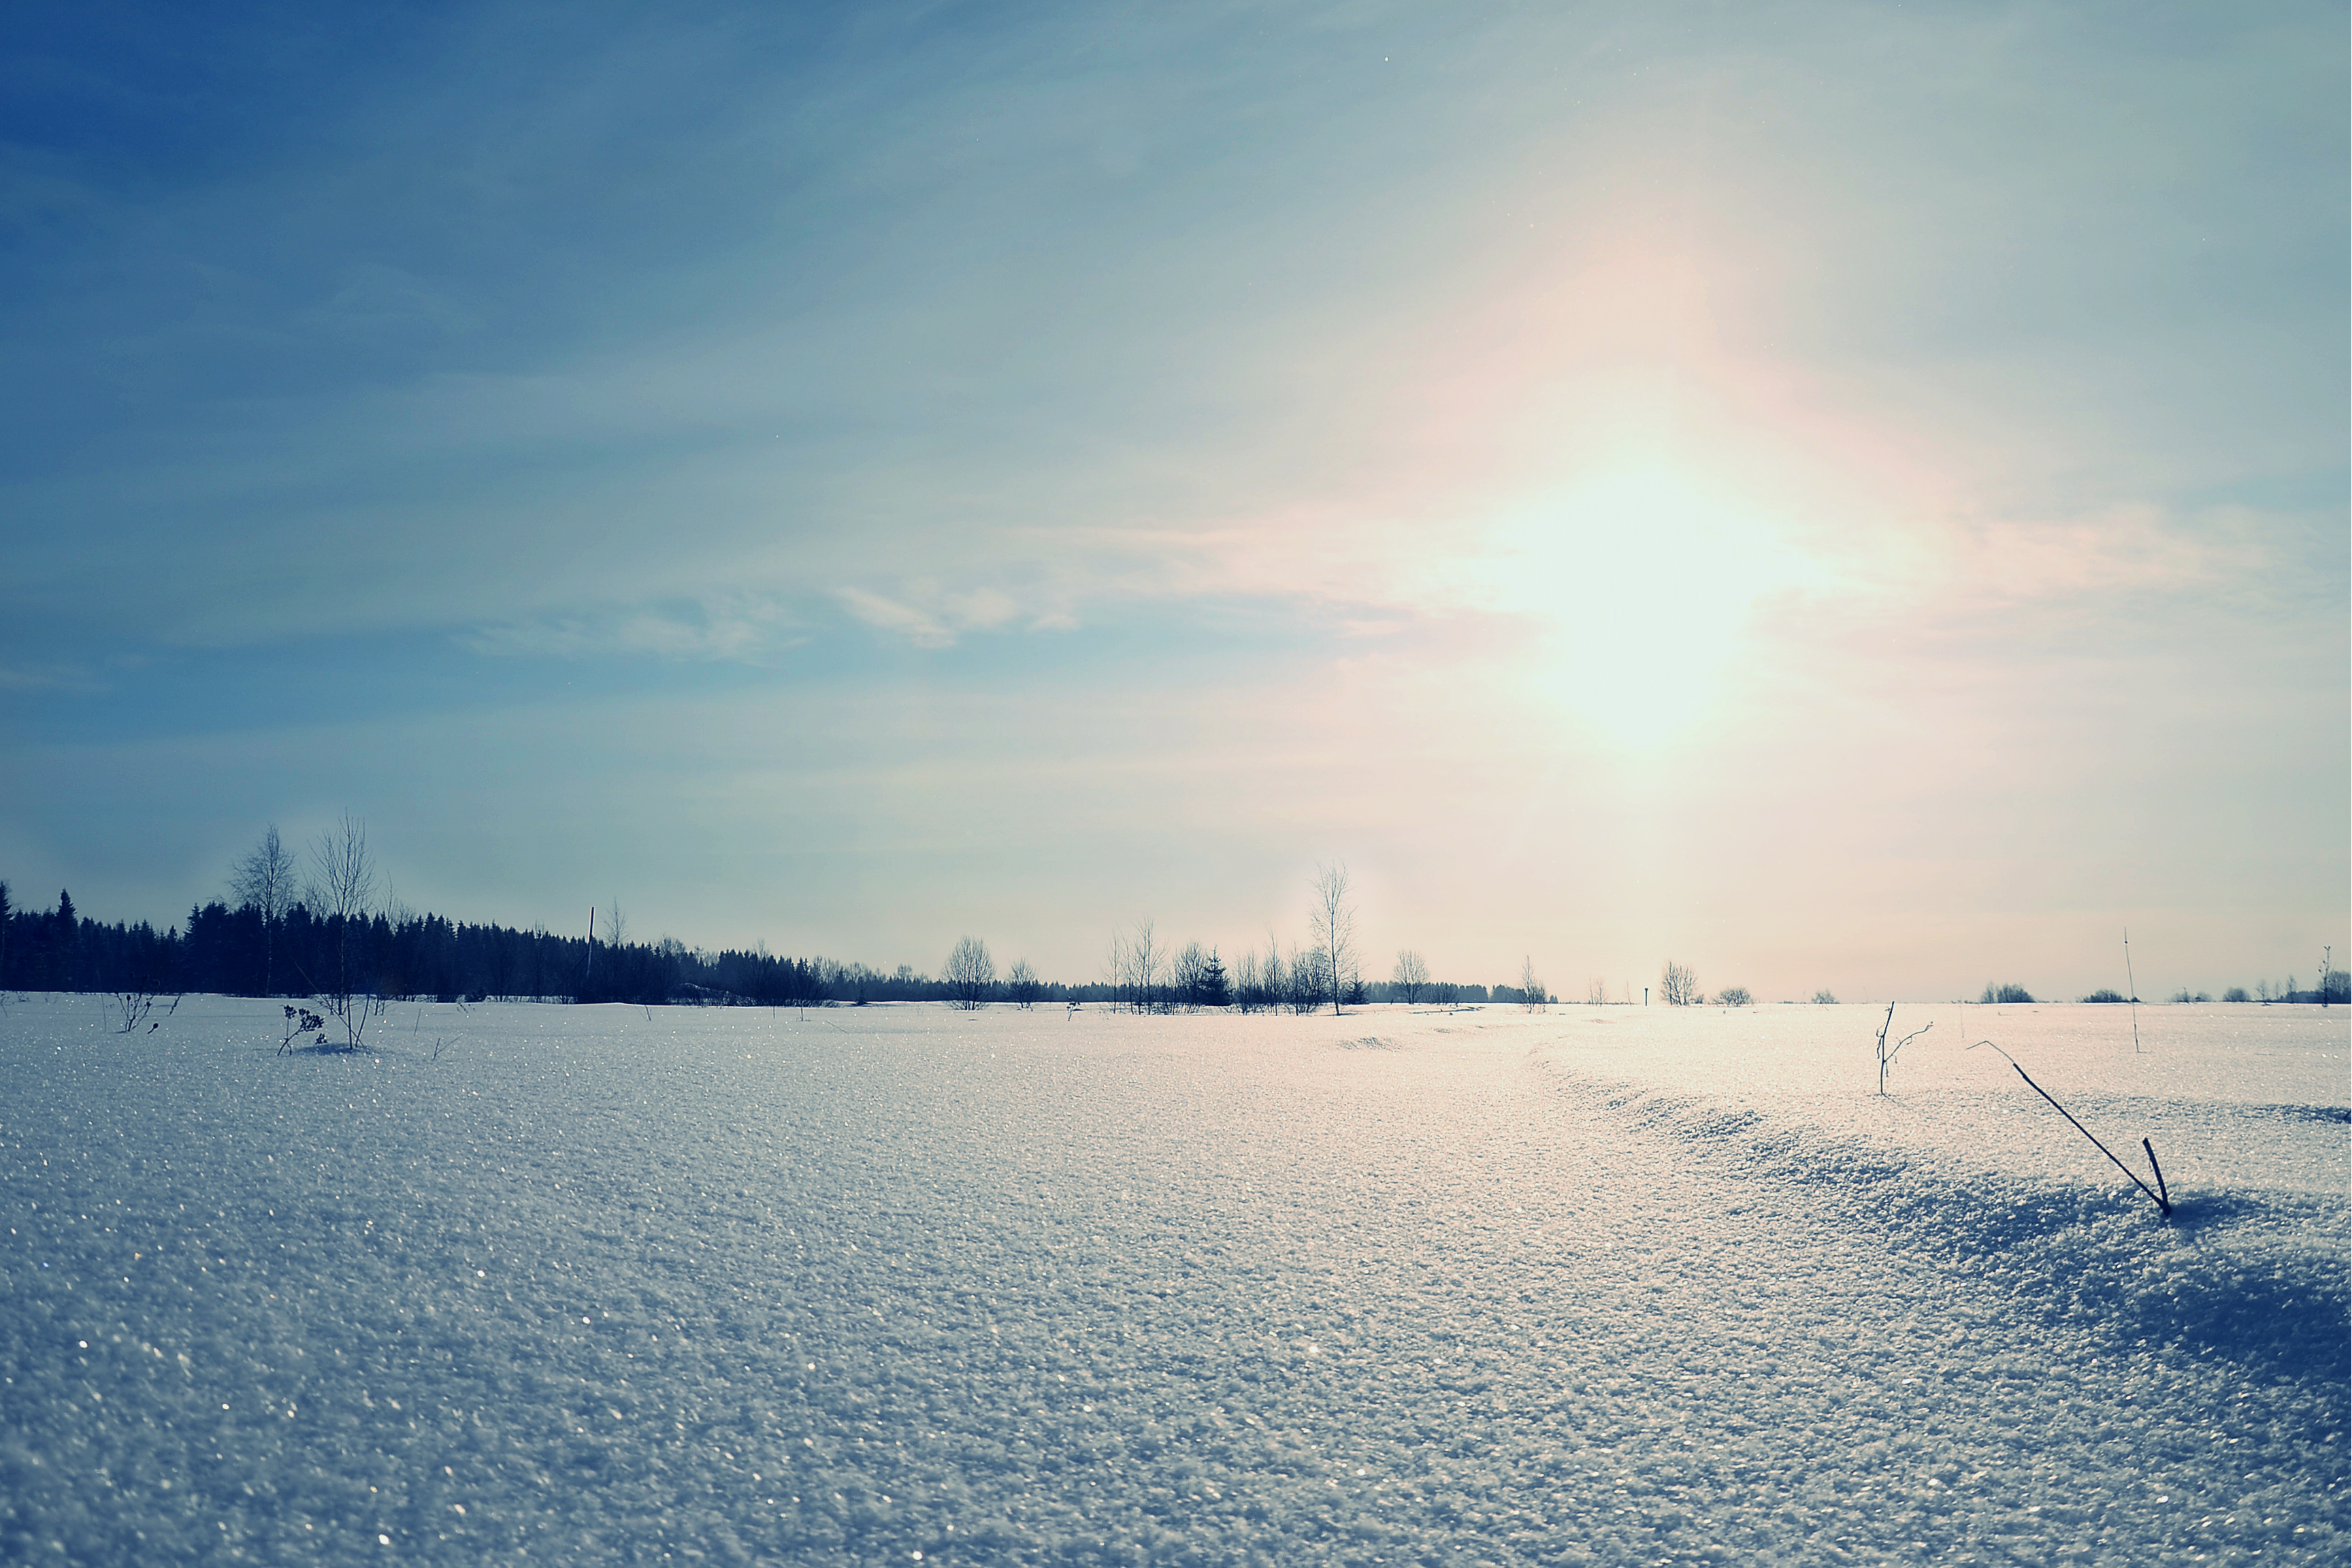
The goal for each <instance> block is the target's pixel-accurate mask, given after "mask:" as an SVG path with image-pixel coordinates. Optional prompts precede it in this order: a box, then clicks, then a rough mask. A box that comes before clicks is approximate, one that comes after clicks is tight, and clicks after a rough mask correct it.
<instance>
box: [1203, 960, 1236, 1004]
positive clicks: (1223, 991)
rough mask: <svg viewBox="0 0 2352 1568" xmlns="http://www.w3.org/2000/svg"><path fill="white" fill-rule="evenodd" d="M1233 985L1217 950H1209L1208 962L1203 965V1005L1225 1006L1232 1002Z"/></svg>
mask: <svg viewBox="0 0 2352 1568" xmlns="http://www.w3.org/2000/svg"><path fill="white" fill-rule="evenodd" d="M1233 999H1234V995H1233V987H1232V985H1231V983H1230V982H1228V981H1227V980H1226V978H1225V966H1224V964H1223V962H1222V961H1220V960H1219V959H1218V957H1217V950H1216V949H1215V948H1211V949H1210V950H1209V961H1208V963H1204V964H1202V966H1201V1004H1200V1005H1202V1006H1203V1007H1223V1006H1226V1005H1229V1004H1231V1003H1232V1001H1233Z"/></svg>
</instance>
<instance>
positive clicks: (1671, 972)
mask: <svg viewBox="0 0 2352 1568" xmlns="http://www.w3.org/2000/svg"><path fill="white" fill-rule="evenodd" d="M1658 996H1659V999H1660V1000H1661V1001H1663V1002H1664V1003H1665V1005H1667V1006H1669V1007H1689V1006H1693V1005H1696V1003H1697V1001H1698V976H1697V975H1696V974H1694V973H1691V971H1690V968H1689V967H1688V966H1687V965H1685V964H1680V963H1675V961H1674V960H1673V959H1671V958H1670V959H1668V960H1666V966H1665V967H1664V969H1662V970H1660V971H1659V972H1658Z"/></svg>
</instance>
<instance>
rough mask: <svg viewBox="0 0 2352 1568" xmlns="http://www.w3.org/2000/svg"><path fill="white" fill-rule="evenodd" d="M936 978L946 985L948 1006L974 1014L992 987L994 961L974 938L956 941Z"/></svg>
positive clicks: (980, 942)
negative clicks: (938, 976) (953, 948)
mask: <svg viewBox="0 0 2352 1568" xmlns="http://www.w3.org/2000/svg"><path fill="white" fill-rule="evenodd" d="M940 979H941V980H943V981H945V982H946V983H947V987H948V1002H949V1005H951V1006H956V1007H961V1008H962V1009H963V1010H964V1011H965V1012H967V1013H974V1012H978V1011H979V1010H980V1008H981V1006H982V1004H984V1003H986V1002H987V1000H988V988H989V987H990V986H991V985H993V984H996V961H995V960H994V959H992V958H991V957H990V956H989V955H988V943H986V942H982V941H981V940H980V938H978V937H976V936H968V937H964V938H962V939H961V940H960V941H958V942H957V943H956V944H955V951H954V952H950V953H949V954H948V962H947V967H946V968H944V969H942V970H940Z"/></svg>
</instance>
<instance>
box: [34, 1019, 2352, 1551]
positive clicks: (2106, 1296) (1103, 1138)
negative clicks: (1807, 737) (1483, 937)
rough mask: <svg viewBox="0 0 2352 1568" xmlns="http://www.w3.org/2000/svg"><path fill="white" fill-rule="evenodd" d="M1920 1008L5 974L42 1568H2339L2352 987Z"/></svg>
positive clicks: (2350, 1328) (2343, 1525)
mask: <svg viewBox="0 0 2352 1568" xmlns="http://www.w3.org/2000/svg"><path fill="white" fill-rule="evenodd" d="M1882 1011H1883V1009H1874V1008H1868V1007H1862V1006H1853V1007H1818V1008H1817V1007H1765V1008H1754V1009H1748V1010H1744V1011H1740V1012H1733V1013H1726V1012H1717V1011H1713V1010H1692V1011H1681V1010H1677V1011H1673V1012H1669V1011H1667V1010H1665V1009H1650V1010H1648V1011H1646V1012H1645V1011H1643V1010H1642V1009H1638V1008H1607V1009H1585V1008H1562V1009H1557V1010H1554V1011H1553V1012H1551V1013H1549V1014H1546V1015H1540V1016H1532V1017H1530V1016H1527V1015H1524V1014H1521V1013H1518V1012H1516V1011H1511V1012H1506V1011H1502V1010H1499V1009H1486V1010H1482V1011H1474V1012H1465V1013H1462V1014H1459V1015H1454V1016H1447V1015H1444V1014H1434V1013H1428V1012H1414V1013H1407V1012H1405V1011H1403V1010H1401V1009H1373V1010H1371V1011H1370V1012H1367V1013H1363V1014H1359V1015H1354V1016H1349V1017H1345V1018H1338V1019H1334V1018H1329V1017H1319V1018H1311V1019H1302V1018H1293V1017H1259V1018H1234V1019H1224V1018H1211V1017H1177V1018H1165V1019H1144V1018H1136V1017H1130V1016H1110V1015H1105V1014H1098V1013H1096V1012H1093V1011H1089V1012H1087V1014H1085V1015H1083V1016H1080V1017H1077V1018H1075V1019H1071V1018H1066V1017H1064V1016H1061V1015H1060V1014H1059V1013H1058V1012H1055V1013H1039V1014H1035V1015H1023V1014H1018V1013H1014V1012H1012V1011H1009V1010H991V1011H989V1012H986V1013H982V1014H981V1015H978V1016H968V1015H959V1014H954V1013H950V1012H948V1011H946V1010H944V1009H940V1008H937V1007H887V1008H867V1009H825V1010H821V1011H816V1012H812V1013H809V1014H808V1015H807V1016H805V1017H804V1018H803V1017H801V1016H796V1015H794V1014H792V1013H782V1014H777V1015H771V1014H769V1013H766V1012H751V1011H742V1012H724V1011H686V1010H671V1011H661V1010H656V1012H655V1013H654V1014H653V1015H652V1016H650V1017H649V1016H647V1015H646V1013H644V1012H643V1011H640V1010H637V1009H632V1008H622V1007H554V1006H546V1007H541V1006H528V1005H493V1006H482V1007H476V1008H473V1009H471V1010H470V1012H461V1011H460V1010H459V1009H457V1008H455V1007H435V1006H425V1007H421V1008H419V1007H415V1006H413V1005H404V1006H402V1007H400V1008H397V1009H396V1010H395V1011H394V1014H393V1016H390V1017H388V1018H386V1019H384V1020H383V1021H382V1022H381V1023H380V1024H379V1026H378V1028H377V1032H376V1033H375V1035H374V1036H373V1040H374V1042H375V1043H376V1044H377V1045H378V1047H380V1049H379V1053H378V1054H376V1055H374V1056H373V1057H366V1058H326V1057H300V1058H292V1059H288V1058H279V1057H278V1056H276V1055H274V1054H273V1052H274V1049H275V1047H276V1046H277V1044H278V1037H279V1034H280V1032H281V1031H279V1030H278V1028H276V1027H275V1025H276V1023H277V1022H278V1010H277V1008H276V1007H275V1006H271V1005H264V1004H260V1003H255V1002H249V1001H239V1000H235V999H227V998H215V997H199V998H192V999H190V1000H189V1001H188V1002H187V1003H185V1004H184V1005H182V1007H181V1008H180V1009H179V1011H178V1013H177V1014H176V1015H174V1016H172V1017H171V1018H170V1019H168V1020H167V1021H166V1022H165V1023H164V1025H163V1028H162V1029H160V1030H158V1031H156V1032H154V1033H152V1034H147V1035H142V1036H140V1037H123V1036H121V1035H118V1034H113V1033H110V1032H109V1023H108V1020H107V1018H106V1017H105V1016H104V1014H103V1011H102V1008H101V1005H100V1002H99V1000H98V999H96V998H90V997H61V998H40V997H36V998H31V999H22V1000H16V1001H13V1002H11V1003H10V1004H9V1005H7V1006H6V1008H5V1014H0V1223H5V1231H6V1234H5V1237H0V1377H5V1383H0V1561H5V1562H6V1563H50V1562H85V1563H100V1562H131V1561H138V1562H174V1561H193V1560H200V1559H201V1560H213V1559H218V1560H222V1561H264V1562H289V1563H291V1562H320V1561H324V1562H335V1561H346V1560H352V1561H384V1562H391V1561H395V1560H415V1559H425V1560H432V1561H441V1562H448V1563H470V1562H477V1561H494V1560H495V1561H510V1560H519V1559H522V1558H525V1557H528V1558H530V1559H532V1560H538V1561H563V1562H607V1561H610V1562H646V1561H651V1562H659V1561H663V1560H665V1559H670V1560H677V1561H684V1560H688V1559H705V1560H717V1561H744V1562H751V1561H782V1562H799V1563H913V1562H917V1561H920V1562H923V1563H1147V1562H1150V1563H1160V1562H1167V1563H1465V1564H1468V1563H1496V1564H1504V1563H1668V1562H1677V1563H1679V1562H1740V1563H1748V1562H1763V1563H1772V1562H1784V1563H1847V1562H1865V1563H1881V1562H1918V1563H1944V1562H2020V1563H2069V1562H2080V1563H2117V1564H2125V1563H2129V1564H2136V1565H2137V1564H2146V1563H2168V1562H2182V1563H2188V1562H2209V1563H2221V1562H2238V1561H2245V1562H2282V1563H2341V1562H2342V1561H2343V1560H2344V1556H2345V1552H2346V1549H2347V1526H2352V1521H2347V1512H2346V1508H2347V1505H2346V1485H2345V1482H2346V1467H2347V1446H2346V1444H2347V1438H2346V1433H2347V1415H2352V1411H2347V1366H2346V1363H2347V1349H2346V1347H2347V1338H2348V1337H2352V1316H2347V1289H2346V1244H2347V1205H2346V1192H2347V1181H2348V1180H2352V1163H2347V1112H2346V1107H2347V1101H2352V1094H2347V1082H2346V1071H2347V1066H2346V1064H2347V1037H2346V1025H2347V1023H2348V1022H2352V1019H2347V1015H2346V1014H2345V1013H2343V1012H2333V1013H2330V1014H2326V1015H2323V1014H2321V1013H2319V1012H2317V1011H2316V1010H2315V1009H2312V1008H2308V1007H2301V1008H2293V1009H2289V1008H2270V1009H2263V1008H2259V1007H2221V1006H2216V1007H2163V1008H2155V1009H2143V1010H2142V1011H2141V1013H2140V1016H2139V1023H2140V1030H2141V1047H2142V1048H2141V1050H2140V1051H2138V1052H2137V1053H2135V1052H2134V1050H2133V1048H2132V1044H2131V1040H2130V1036H2129V1032H2128V1029H2129V1021H2128V1019H2127V1017H2126V1015H2125V1014H2124V1013H2123V1012H2122V1011H2120V1010H2118V1009H2114V1008H2089V1007H2081V1006H2060V1007H2042V1008H2030V1009H2029V1008H2010V1007H2003V1008H2000V1009H1994V1008H1990V1007H1987V1008H1978V1007H1969V1008H1968V1009H1966V1010H1965V1016H1962V1014H1961V1011H1960V1010H1959V1009H1957V1008H1951V1007H1943V1008H1927V1007H1924V1006H1923V1007H1917V1008H1914V1007H1910V1006H1905V1007H1902V1008H1898V1009H1897V1012H1896V1019H1895V1022H1896V1033H1897V1034H1901V1033H1905V1032H1907V1031H1908V1030H1910V1029H1912V1028H1916V1027H1917V1026H1919V1025H1920V1024H1922V1023H1926V1022H1927V1021H1929V1020H1930V1019H1931V1018H1932V1020H1933V1021H1934V1023H1935V1025H1936V1027H1935V1028H1934V1029H1933V1030H1931V1031H1930V1032H1929V1033H1928V1034H1927V1035H1925V1036H1922V1037H1919V1038H1918V1039H1916V1040H1915V1041H1914V1042H1913V1043H1912V1045H1911V1046H1910V1047H1907V1048H1906V1051H1905V1052H1904V1054H1903V1056H1902V1058H1901V1059H1900V1062H1899V1065H1898V1066H1897V1067H1896V1068H1895V1073H1894V1076H1893V1079H1892V1082H1891V1086H1890V1087H1891V1088H1892V1089H1894V1090H1895V1092H1894V1094H1893V1095H1891V1096H1890V1097H1888V1098H1887V1099H1885V1100H1880V1099H1879V1097H1878V1096H1877V1095H1876V1094H1875V1093H1874V1090H1875V1088H1876V1077H1875V1067H1874V1063H1873V1061H1872V1058H1871V1050H1870V1039H1871V1036H1872V1034H1873V1032H1874V1029H1875V1027H1876V1026H1877V1022H1878V1018H1879V1016H1880V1013H1881V1012H1882ZM2118 1031H2121V1033H2120V1034H2119V1033H2118ZM1979 1038H1991V1039H1993V1040H1994V1041H1996V1042H1997V1043H1998V1044H2000V1046H2001V1047H2004V1048H2006V1049H2007V1050H2008V1051H2010V1052H2011V1055H2013V1056H2014V1057H2015V1058H2017V1059H2018V1060H2019V1061H2020V1062H2021V1063H2022V1064H2023V1065H2024V1066H2025V1068H2026V1070H2027V1071H2029V1072H2031V1073H2032V1074H2033V1075H2034V1077H2035V1079H2036V1080H2037V1081H2038V1082H2040V1083H2041V1084H2042V1086H2043V1087H2044V1088H2045V1089H2049V1090H2050V1091H2051V1092H2052V1093H2053V1094H2054V1095H2056V1096H2057V1097H2058V1098H2059V1099H2060V1100H2063V1101H2064V1102H2065V1103H2066V1105H2067V1107H2068V1109H2069V1110H2073V1111H2074V1114H2075V1115H2076V1116H2077V1117H2079V1118H2081V1119H2082V1120H2083V1121H2084V1124H2085V1125H2086V1126H2088V1127H2089V1128H2090V1129H2091V1130H2092V1131H2095V1132H2097V1133H2098V1134H2099V1135H2100V1136H2101V1138H2102V1139H2103V1140H2105V1142H2107V1143H2108V1146H2109V1147H2110V1148H2113V1149H2115V1150H2116V1152H2117V1153H2118V1154H2125V1155H2129V1154H2135V1153H2137V1150H2138V1139H2139V1137H2140V1136H2141V1135H2142V1134H2147V1135H2148V1136H2149V1137H2151V1138H2152V1139H2153V1141H2154V1142H2155V1143H2156V1145H2157V1150H2158V1154H2159V1156H2160V1157H2161V1158H2162V1159H2163V1161H2164V1163H2165V1174H2166V1176H2167V1177H2168V1179H2169V1182H2170V1184H2171V1186H2172V1190H2173V1194H2174V1196H2175V1198H2176V1200H2177V1202H2178V1203H2179V1215H2178V1216H2177V1218H2176V1220H2175V1221H2174V1222H2173V1223H2172V1224H2170V1225H2164V1224H2161V1223H2159V1222H2158V1216H2157V1215H2156V1213H2155V1210H2154V1208H2153V1206H2152V1205H2149V1204H2148V1203H2147V1200H2145V1199H2144V1198H2142V1197H2141V1196H2140V1194H2138V1193H2137V1191H2135V1190H2134V1189H2132V1188H2131V1187H2130V1186H2129V1184H2127V1183H2126V1181H2125V1179H2124V1178H2123V1176H2122V1175H2121V1174H2120V1173H2118V1172H2116V1170H2115V1168H2114V1167H2113V1166H2111V1165H2109V1164H2107V1163H2106V1162H2105V1160H2104V1159H2103V1158H2102V1157H2101V1156H2100V1155H2099V1154H2098V1153H2097V1152H2096V1151H2095V1150H2094V1149H2092V1148H2091V1147H2090V1146H2089V1145H2088V1144H2087V1143H2085V1142H2084V1141H2083V1140H2082V1139H2081V1137H2080V1136H2079V1135H2078V1134H2076V1133H2075V1132H2074V1130H2073V1129H2072V1128H2069V1127H2067V1126H2066V1125H2065V1124H2064V1123H2063V1121H2060V1120H2059V1119H2058V1117H2057V1115H2056V1113H2055V1112H2053V1111H2051V1110H2049V1109H2048V1107H2047V1106H2045V1105H2043V1104H2042V1101H2041V1100H2038V1099H2036V1098H2035V1097H2034V1096H2033V1095H2032V1092H2031V1090H2029V1089H2027V1088H2026V1087H2025V1085H2024V1084H2023V1083H2021V1082H2020V1081H2018V1079H2017V1078H2016V1075H2015V1073H2014V1072H2013V1071H2011V1069H2010V1068H2009V1067H2008V1065H2007V1064H2006V1063H2005V1062H2004V1061H2002V1060H2001V1059H2000V1058H1999V1057H1997V1056H1995V1055H1994V1054H1993V1052H1992V1051H1990V1049H1979V1050H1976V1051H1973V1052H1970V1051H1967V1050H1964V1049H1962V1048H1960V1047H1963V1046H1965V1045H1966V1044H1967V1043H1968V1042H1969V1041H1971V1040H1975V1039H1979ZM436 1046H437V1047H438V1054H437V1057H436Z"/></svg>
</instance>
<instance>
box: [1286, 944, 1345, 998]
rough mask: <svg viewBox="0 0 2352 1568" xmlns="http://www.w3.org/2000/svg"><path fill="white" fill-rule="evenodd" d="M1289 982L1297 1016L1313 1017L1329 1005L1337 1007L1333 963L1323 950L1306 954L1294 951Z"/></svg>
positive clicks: (1287, 973) (1291, 955)
mask: <svg viewBox="0 0 2352 1568" xmlns="http://www.w3.org/2000/svg"><path fill="white" fill-rule="evenodd" d="M1286 979H1287V982H1288V984H1289V987H1290V994H1289V1002H1290V1010H1291V1011H1292V1012H1294V1013H1313V1012H1316V1011H1318V1009H1320V1008H1321V1007H1322V1005H1323V1004H1325V1003H1326V1002H1335V1003H1336V1000H1337V996H1336V994H1335V992H1334V990H1333V988H1332V980H1331V961H1330V959H1329V958H1328V957H1327V956H1326V955H1325V953H1324V952H1323V950H1322V949H1321V948H1320V947H1317V948H1314V949H1311V950H1309V951H1308V952H1297V951H1295V950H1294V951H1293V952H1291V954H1290V960H1289V967H1288V970H1287V972H1286ZM1334 1010H1335V1011H1336V1010H1337V1009H1336V1006H1335V1008H1334Z"/></svg>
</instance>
